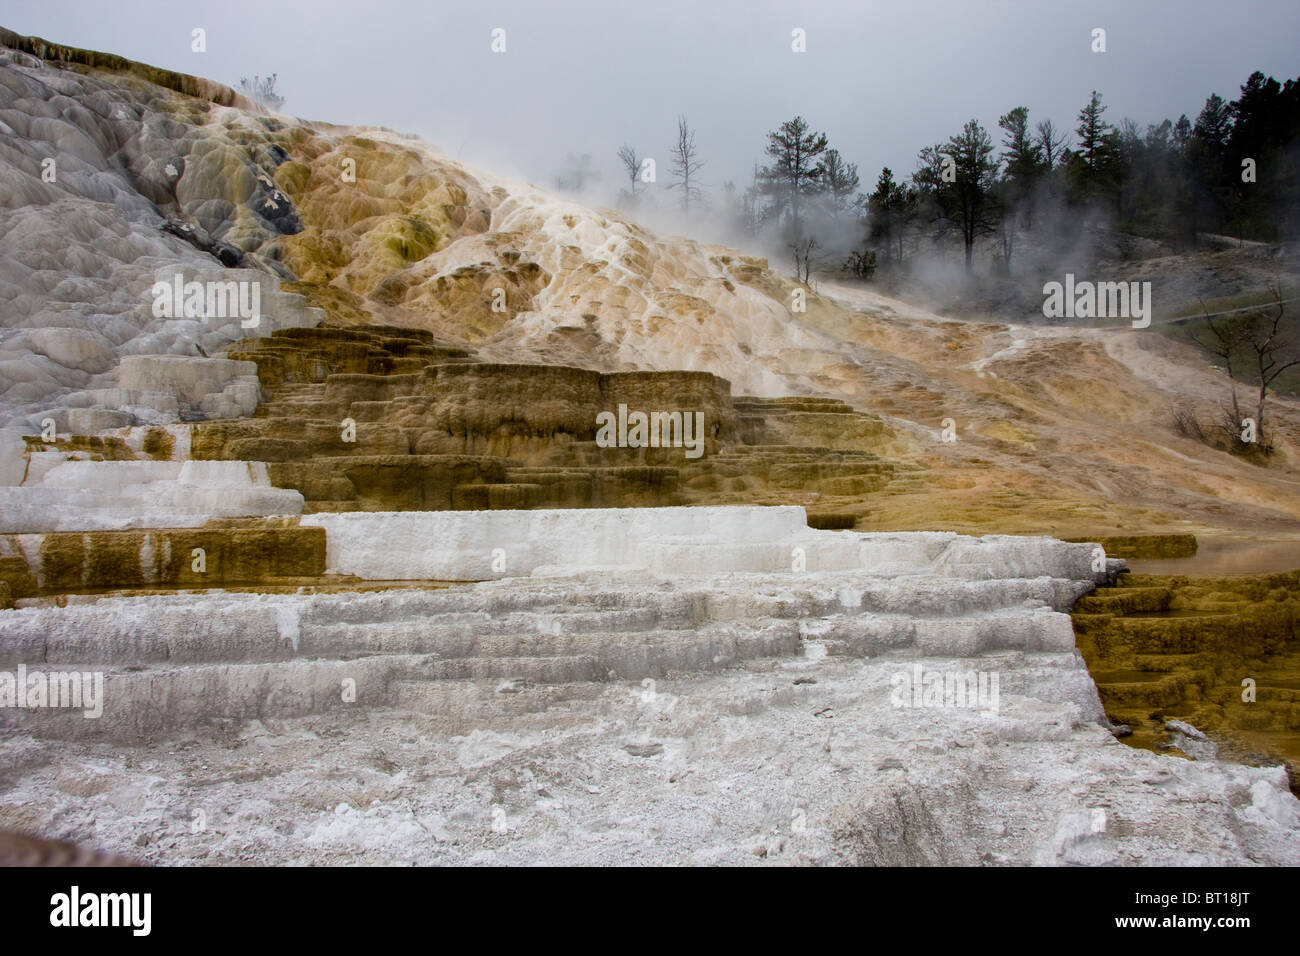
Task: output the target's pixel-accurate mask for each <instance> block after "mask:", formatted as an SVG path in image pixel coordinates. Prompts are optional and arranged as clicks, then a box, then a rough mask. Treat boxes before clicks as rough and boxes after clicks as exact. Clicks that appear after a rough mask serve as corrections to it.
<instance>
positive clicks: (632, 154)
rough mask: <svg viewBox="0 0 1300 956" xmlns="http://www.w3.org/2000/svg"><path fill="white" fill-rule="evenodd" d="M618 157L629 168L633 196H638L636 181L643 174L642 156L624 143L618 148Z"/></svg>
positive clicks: (624, 166)
mask: <svg viewBox="0 0 1300 956" xmlns="http://www.w3.org/2000/svg"><path fill="white" fill-rule="evenodd" d="M618 158H619V159H620V160H622V162H623V168H624V169H626V170H627V176H628V179H630V180H631V181H632V198H633V199H635V198H636V183H637V179H639V178H640V174H641V157H640V156H638V155H637V153H636V149H635V148H634V147H631V146H629V145H627V143H624V144H623V145H622V146H621V147H619V150H618Z"/></svg>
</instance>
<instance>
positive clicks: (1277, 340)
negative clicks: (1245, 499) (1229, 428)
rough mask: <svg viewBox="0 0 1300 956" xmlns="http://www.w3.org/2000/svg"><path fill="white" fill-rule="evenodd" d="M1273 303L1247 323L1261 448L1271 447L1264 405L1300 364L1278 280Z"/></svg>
mask: <svg viewBox="0 0 1300 956" xmlns="http://www.w3.org/2000/svg"><path fill="white" fill-rule="evenodd" d="M1270 291H1271V292H1272V293H1273V303H1272V304H1271V305H1269V306H1266V307H1265V308H1264V309H1263V310H1262V311H1260V312H1254V313H1251V314H1250V315H1251V318H1250V321H1249V322H1248V323H1247V325H1246V332H1245V342H1246V345H1247V346H1249V348H1250V351H1251V352H1252V353H1253V357H1254V366H1255V368H1254V371H1255V381H1256V384H1257V385H1258V386H1259V392H1258V394H1257V398H1256V404H1255V434H1256V436H1257V441H1258V442H1259V444H1260V446H1261V447H1264V448H1267V447H1268V443H1266V442H1265V441H1264V406H1265V403H1266V402H1267V401H1268V390H1269V389H1270V388H1272V386H1273V383H1274V382H1276V381H1277V379H1278V376H1279V375H1281V374H1282V373H1283V372H1285V371H1286V370H1287V369H1290V368H1295V367H1296V366H1297V365H1300V341H1298V340H1297V335H1296V332H1295V329H1294V327H1293V326H1292V327H1288V326H1285V325H1284V324H1283V322H1282V319H1283V316H1284V315H1285V313H1286V305H1285V303H1284V301H1283V299H1282V283H1281V281H1280V280H1276V279H1275V280H1274V282H1273V288H1272V289H1271V290H1270Z"/></svg>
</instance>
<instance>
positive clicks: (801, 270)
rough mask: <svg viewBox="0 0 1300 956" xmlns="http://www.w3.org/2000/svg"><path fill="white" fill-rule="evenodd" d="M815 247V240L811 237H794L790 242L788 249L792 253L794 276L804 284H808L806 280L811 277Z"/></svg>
mask: <svg viewBox="0 0 1300 956" xmlns="http://www.w3.org/2000/svg"><path fill="white" fill-rule="evenodd" d="M816 249H817V240H816V239H813V238H811V237H809V238H807V239H802V238H800V239H795V240H794V241H792V242H791V243H790V251H791V252H793V253H794V277H795V279H796V280H798V281H799V282H802V283H803V284H804V285H808V280H809V279H810V278H812V267H813V261H814V259H815V258H816V256H815V252H814V250H816Z"/></svg>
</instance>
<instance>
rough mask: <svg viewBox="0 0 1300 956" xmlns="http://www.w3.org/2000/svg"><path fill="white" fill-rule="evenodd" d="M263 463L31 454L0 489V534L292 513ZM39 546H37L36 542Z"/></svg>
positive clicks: (189, 524)
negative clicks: (22, 470)
mask: <svg viewBox="0 0 1300 956" xmlns="http://www.w3.org/2000/svg"><path fill="white" fill-rule="evenodd" d="M302 506H303V497H302V495H301V494H300V493H299V492H297V491H294V490H293V489H291V488H276V487H273V486H272V484H271V480H270V478H269V477H268V475H267V468H266V462H264V461H78V460H71V461H69V460H68V456H67V455H66V454H63V453H60V452H36V453H34V454H32V456H31V460H30V463H29V464H28V467H27V471H26V475H25V478H24V480H23V482H22V483H21V484H20V485H17V486H11V487H5V486H0V534H19V535H39V534H40V533H44V532H47V531H117V530H122V529H125V528H193V527H198V526H199V525H201V524H203V523H205V522H206V521H208V520H209V519H211V518H237V517H260V516H266V515H297V514H301V513H302ZM36 546H39V545H36Z"/></svg>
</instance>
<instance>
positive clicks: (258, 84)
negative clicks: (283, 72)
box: [239, 73, 284, 110]
mask: <svg viewBox="0 0 1300 956" xmlns="http://www.w3.org/2000/svg"><path fill="white" fill-rule="evenodd" d="M278 79H279V74H276V73H272V74H271V75H270V76H267V77H261V76H254V77H253V79H252V81H251V82H250V81H249V79H248V77H246V76H245V77H241V78H240V80H239V89H240V91H241V92H242V93H243V94H244V95H245V96H248V97H251V98H253V99H255V100H257V101H258V102H259V103H261V104H262V105H263V106H267V107H270V108H271V109H273V110H278V109H279V108H280V107H281V106H283V105H284V97H283V96H281V95H280V94H279V93H277V92H276V89H275V83H276V80H278Z"/></svg>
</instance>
